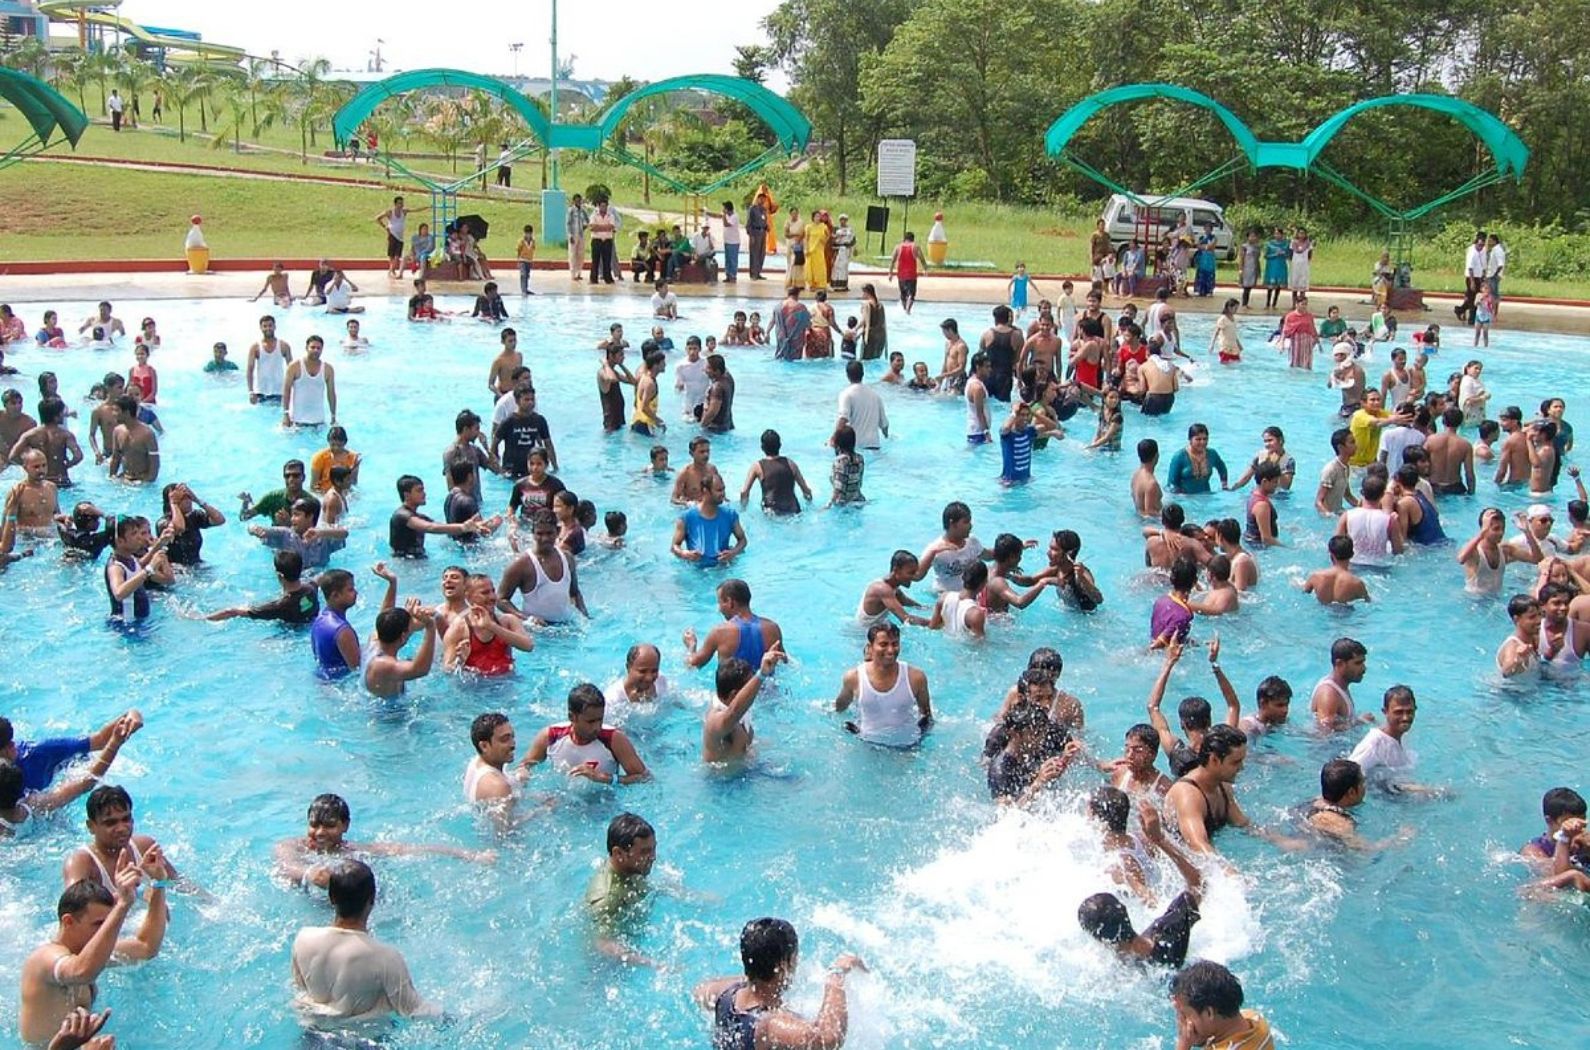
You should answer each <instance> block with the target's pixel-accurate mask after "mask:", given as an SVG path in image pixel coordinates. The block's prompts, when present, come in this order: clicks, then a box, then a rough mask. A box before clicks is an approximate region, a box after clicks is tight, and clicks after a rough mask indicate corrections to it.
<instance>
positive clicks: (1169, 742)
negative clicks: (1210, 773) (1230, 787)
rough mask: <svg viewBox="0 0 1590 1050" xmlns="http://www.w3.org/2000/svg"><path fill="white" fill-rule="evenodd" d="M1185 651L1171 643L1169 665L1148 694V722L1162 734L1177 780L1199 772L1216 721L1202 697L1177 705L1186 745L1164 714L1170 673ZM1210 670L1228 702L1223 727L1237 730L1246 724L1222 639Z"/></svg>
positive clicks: (1214, 643)
mask: <svg viewBox="0 0 1590 1050" xmlns="http://www.w3.org/2000/svg"><path fill="white" fill-rule="evenodd" d="M1182 650H1183V647H1182V645H1181V643H1179V642H1171V643H1170V644H1169V645H1167V646H1166V647H1165V661H1164V663H1162V664H1161V665H1160V668H1159V677H1158V678H1156V679H1154V686H1153V688H1152V689H1150V690H1149V692H1148V721H1149V723H1150V724H1151V725H1152V726H1153V727H1154V731H1155V732H1156V733H1158V734H1159V745H1160V747H1161V748H1163V749H1164V751H1165V757H1166V759H1168V760H1169V762H1170V771H1171V774H1172V775H1174V776H1177V777H1182V776H1186V775H1187V773H1188V772H1189V771H1190V770H1193V769H1195V768H1197V765H1198V755H1199V752H1200V750H1201V748H1202V747H1203V742H1204V738H1205V737H1207V736H1208V735H1209V731H1210V728H1211V724H1212V722H1213V720H1214V713H1213V711H1212V709H1211V708H1210V706H1209V701H1208V700H1205V699H1204V698H1203V697H1201V696H1188V697H1184V698H1183V699H1182V701H1181V703H1179V704H1177V705H1176V716H1177V720H1178V721H1179V722H1180V723H1181V731H1182V732H1183V733H1184V734H1185V735H1186V738H1187V739H1186V740H1185V741H1184V740H1182V739H1181V738H1180V737H1178V736H1176V734H1175V733H1173V732H1171V729H1170V723H1169V722H1167V721H1166V720H1165V716H1164V714H1163V713H1162V712H1161V711H1160V704H1161V703H1162V702H1163V701H1164V699H1165V688H1166V686H1168V685H1169V684H1170V673H1171V671H1173V670H1174V669H1175V667H1176V662H1177V661H1178V660H1180V659H1181V656H1182ZM1209 669H1210V670H1211V671H1213V672H1214V675H1215V684H1216V685H1217V686H1219V687H1220V695H1221V696H1222V697H1223V698H1224V699H1225V701H1226V716H1225V719H1224V720H1223V721H1222V722H1221V724H1222V725H1225V726H1230V727H1232V728H1236V726H1237V725H1238V723H1240V722H1241V721H1242V701H1241V700H1240V699H1239V698H1238V697H1237V690H1236V689H1235V688H1234V687H1233V686H1232V684H1231V679H1229V678H1227V677H1226V673H1225V671H1223V670H1221V668H1220V636H1219V635H1216V636H1215V637H1214V638H1213V639H1212V640H1211V641H1210V642H1209Z"/></svg>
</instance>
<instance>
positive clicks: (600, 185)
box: [585, 182, 613, 204]
mask: <svg viewBox="0 0 1590 1050" xmlns="http://www.w3.org/2000/svg"><path fill="white" fill-rule="evenodd" d="M585 200H586V202H587V203H590V204H611V203H612V201H613V191H612V190H611V189H609V188H608V186H607V183H605V182H593V183H591V184H590V185H589V186H587V187H585Z"/></svg>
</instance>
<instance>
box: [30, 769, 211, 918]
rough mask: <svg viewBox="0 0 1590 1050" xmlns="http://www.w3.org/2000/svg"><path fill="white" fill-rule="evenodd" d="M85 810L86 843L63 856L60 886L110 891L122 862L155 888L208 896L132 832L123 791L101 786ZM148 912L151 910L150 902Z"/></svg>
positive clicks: (145, 839)
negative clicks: (89, 886) (91, 886)
mask: <svg viewBox="0 0 1590 1050" xmlns="http://www.w3.org/2000/svg"><path fill="white" fill-rule="evenodd" d="M86 811H87V814H88V822H87V823H88V833H89V836H90V838H89V843H88V845H86V846H79V847H78V848H77V849H74V850H73V851H72V852H70V853H68V854H67V855H66V861H65V863H63V864H62V865H61V881H62V884H63V885H64V886H66V887H68V888H70V887H71V885H72V884H73V883H75V882H78V881H81V880H87V881H89V882H94V883H98V884H99V885H101V886H103V887H105V888H106V889H114V888H115V884H116V881H117V878H116V873H119V870H120V867H121V863H122V861H124V860H125V861H127V862H128V863H130V864H131V865H132V866H133V867H135V868H136V869H137V870H138V871H139V873H140V874H142V875H144V876H145V877H147V878H149V879H151V880H154V885H156V886H159V885H160V884H162V883H164V884H165V885H166V886H167V887H169V888H171V889H174V890H176V891H177V892H179V893H189V894H193V895H196V896H199V897H205V898H208V897H209V894H207V893H205V892H204V890H202V889H201V888H200V887H199V886H197V885H196V884H194V883H193V882H191V881H189V880H188V879H186V878H184V877H183V876H181V875H180V874H178V872H177V869H176V868H175V867H174V866H173V865H172V863H171V862H170V861H169V860H167V859H166V856H165V853H164V852H163V851H162V850H161V848H160V846H159V844H158V843H156V842H155V840H154V839H152V838H150V837H149V836H148V835H139V834H135V833H134V831H133V801H132V796H131V795H129V794H127V789H126V788H123V787H120V786H113V785H109V784H101V785H100V786H99V787H97V788H95V789H94V790H93V791H90V792H89V793H88V802H87V805H86ZM150 910H151V911H153V910H155V905H154V904H153V902H151V904H150ZM162 910H164V909H163V908H162Z"/></svg>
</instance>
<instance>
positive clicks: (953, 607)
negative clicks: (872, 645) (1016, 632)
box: [869, 561, 988, 640]
mask: <svg viewBox="0 0 1590 1050" xmlns="http://www.w3.org/2000/svg"><path fill="white" fill-rule="evenodd" d="M987 592H988V565H987V564H986V563H984V562H982V561H974V562H972V563H971V564H970V565H968V566H966V571H965V572H963V573H962V574H961V586H960V589H959V590H953V591H944V592H943V593H942V594H940V595H939V597H938V601H937V602H936V603H935V604H934V606H933V616H932V617H931V618H930V619H929V620H928V629H929V630H932V631H938V630H942V631H943V632H944V633H945V635H946V636H948V637H951V638H970V639H973V640H977V639H981V638H984V637H986V636H987V630H988V607H987V602H986V600H985V595H986V594H987ZM889 626H892V625H889ZM869 633H870V632H869Z"/></svg>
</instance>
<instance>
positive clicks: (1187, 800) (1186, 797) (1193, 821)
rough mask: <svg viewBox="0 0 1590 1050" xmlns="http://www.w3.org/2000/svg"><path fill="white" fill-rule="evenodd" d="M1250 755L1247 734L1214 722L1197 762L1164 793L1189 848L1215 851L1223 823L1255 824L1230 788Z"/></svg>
mask: <svg viewBox="0 0 1590 1050" xmlns="http://www.w3.org/2000/svg"><path fill="white" fill-rule="evenodd" d="M1247 758H1248V738H1247V737H1246V736H1245V735H1243V733H1242V731H1241V730H1240V729H1237V728H1235V727H1233V726H1228V725H1217V726H1212V727H1211V728H1210V730H1209V732H1207V733H1205V734H1204V738H1203V740H1202V741H1201V742H1200V744H1199V747H1198V765H1197V766H1195V767H1193V768H1192V769H1191V770H1189V771H1188V772H1187V774H1186V775H1185V776H1183V777H1182V778H1181V779H1180V780H1178V781H1176V783H1174V784H1172V785H1171V787H1170V790H1169V791H1168V792H1166V794H1165V811H1166V815H1167V816H1169V817H1171V818H1172V820H1173V822H1174V824H1175V826H1176V830H1177V833H1178V834H1179V835H1180V836H1181V840H1182V842H1184V843H1186V845H1187V849H1188V851H1190V852H1192V853H1200V854H1204V855H1211V854H1214V853H1215V852H1216V851H1215V847H1214V843H1213V842H1212V841H1211V840H1212V838H1213V836H1214V833H1215V832H1217V831H1219V830H1220V829H1221V828H1224V827H1228V826H1229V827H1238V828H1247V827H1251V826H1252V824H1251V823H1250V822H1249V820H1248V815H1247V814H1246V813H1244V812H1242V807H1241V806H1240V805H1239V804H1238V803H1237V797H1236V795H1235V794H1234V793H1233V792H1232V790H1231V785H1232V784H1233V783H1235V782H1236V779H1237V774H1238V773H1240V772H1242V764H1243V763H1244V762H1245V761H1247Z"/></svg>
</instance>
